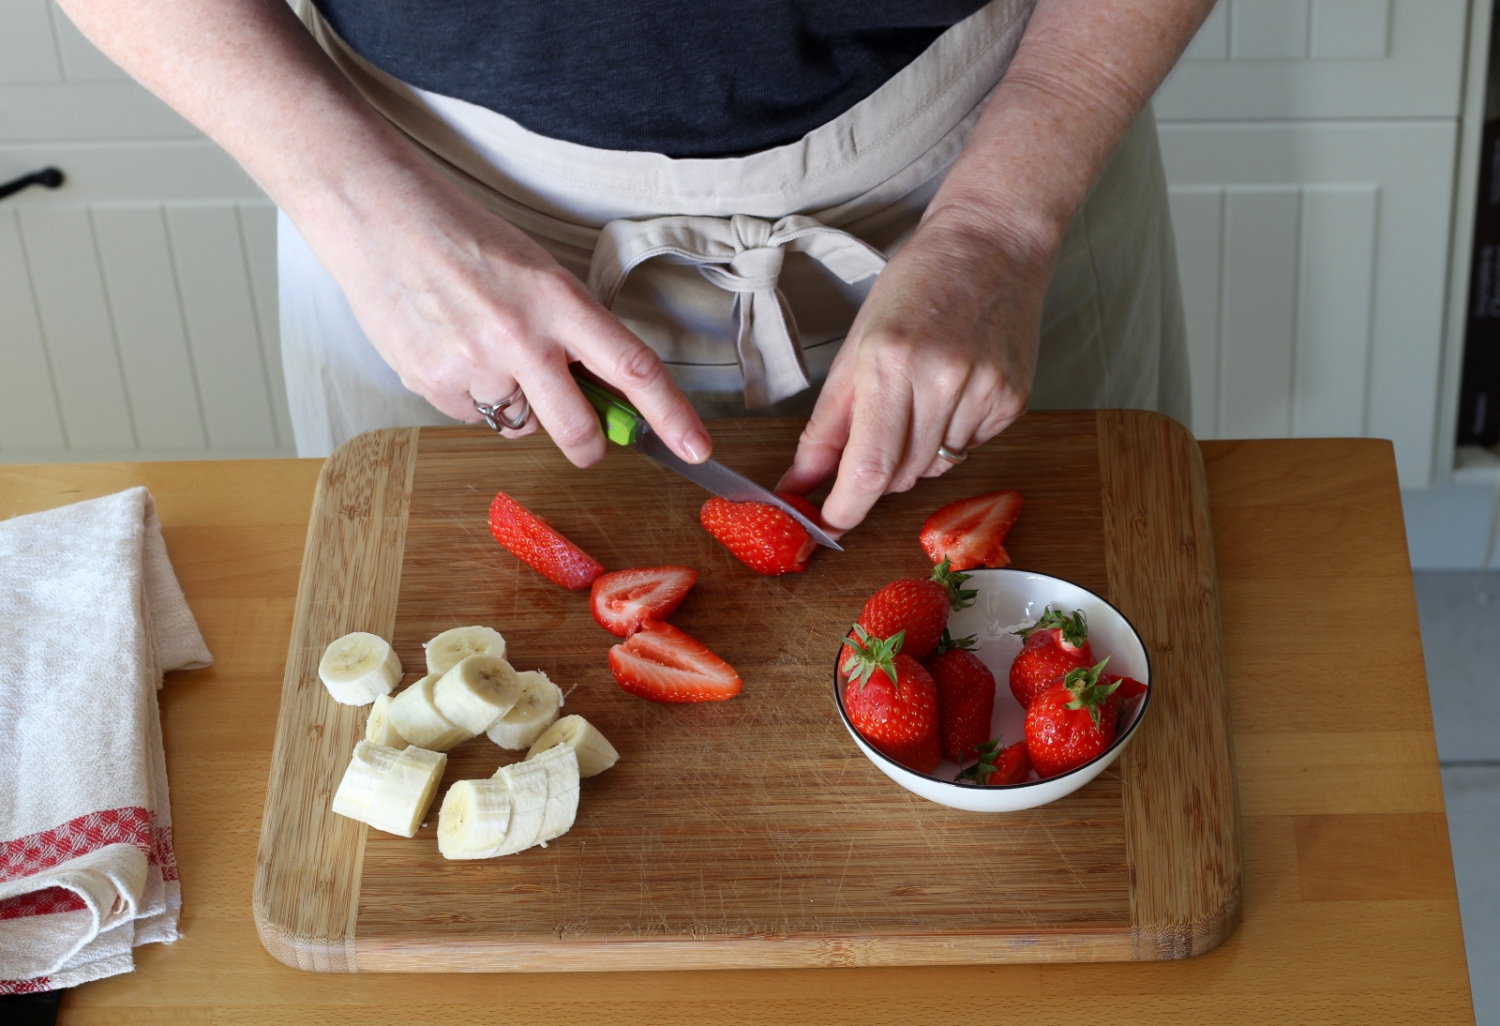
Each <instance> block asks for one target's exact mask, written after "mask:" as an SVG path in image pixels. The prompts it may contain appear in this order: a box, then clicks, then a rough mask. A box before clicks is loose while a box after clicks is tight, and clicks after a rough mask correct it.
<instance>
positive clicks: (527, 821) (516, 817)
mask: <svg viewBox="0 0 1500 1026" xmlns="http://www.w3.org/2000/svg"><path fill="white" fill-rule="evenodd" d="M502 774H503V775H504V776H505V781H506V783H507V784H509V785H510V826H509V827H508V828H507V829H506V831H505V843H504V844H503V845H501V847H500V850H499V851H498V852H496V854H497V855H513V854H515V853H516V852H518V851H525V850H526V849H527V848H530V847H531V846H532V845H534V844H537V843H539V842H540V841H541V839H542V821H543V820H544V819H545V818H546V812H547V768H546V767H545V766H541V765H538V764H537V763H534V762H532V761H531V760H529V759H528V760H526V761H525V762H518V763H514V764H513V765H510V766H501V767H500V769H498V770H496V771H495V776H497V777H498V776H500V775H502Z"/></svg>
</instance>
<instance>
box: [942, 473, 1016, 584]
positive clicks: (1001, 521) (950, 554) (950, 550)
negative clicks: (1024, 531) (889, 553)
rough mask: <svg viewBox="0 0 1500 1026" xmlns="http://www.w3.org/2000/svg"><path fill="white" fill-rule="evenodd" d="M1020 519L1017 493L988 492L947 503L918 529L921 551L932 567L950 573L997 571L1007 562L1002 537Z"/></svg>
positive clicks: (1007, 558) (1007, 557)
mask: <svg viewBox="0 0 1500 1026" xmlns="http://www.w3.org/2000/svg"><path fill="white" fill-rule="evenodd" d="M1020 515H1021V493H1020V492H1014V491H1006V492H991V493H989V494H988V495H975V496H973V497H972V498H968V499H959V500H958V501H957V502H950V503H948V505H946V506H944V507H943V508H942V509H940V510H938V511H937V512H936V513H934V514H932V516H930V517H928V518H927V522H926V523H924V524H923V525H922V548H924V549H926V550H927V556H928V558H929V559H931V560H932V561H933V562H934V563H941V562H942V561H943V560H945V559H946V560H948V561H949V563H950V564H951V565H952V568H953V569H954V570H972V569H973V568H974V567H976V566H990V567H1000V566H1005V565H1006V564H1008V563H1009V562H1010V555H1009V554H1008V553H1007V552H1006V551H1005V548H1004V545H1003V544H1002V543H1003V542H1004V541H1005V536H1006V535H1007V534H1009V533H1010V529H1011V525H1013V524H1014V523H1015V522H1016V518H1017V517H1019V516H1020Z"/></svg>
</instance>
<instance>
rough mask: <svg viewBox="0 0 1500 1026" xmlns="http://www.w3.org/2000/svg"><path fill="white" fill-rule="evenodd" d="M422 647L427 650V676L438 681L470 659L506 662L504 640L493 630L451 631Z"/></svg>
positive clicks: (464, 629) (460, 629)
mask: <svg viewBox="0 0 1500 1026" xmlns="http://www.w3.org/2000/svg"><path fill="white" fill-rule="evenodd" d="M422 647H423V648H424V649H426V650H427V672H428V673H435V674H437V675H438V676H439V677H441V676H442V675H443V674H445V673H447V672H448V671H449V670H451V669H453V668H454V667H455V666H457V665H458V664H459V663H461V662H463V661H464V660H465V659H467V658H469V656H471V655H492V656H494V657H495V658H497V659H504V658H505V638H504V637H502V636H501V634H500V632H499V631H497V630H495V629H494V628H492V627H454V628H453V629H452V630H448V631H444V632H443V633H441V634H439V635H438V636H437V637H435V638H433V639H432V640H431V641H429V642H427V644H425V645H423V646H422Z"/></svg>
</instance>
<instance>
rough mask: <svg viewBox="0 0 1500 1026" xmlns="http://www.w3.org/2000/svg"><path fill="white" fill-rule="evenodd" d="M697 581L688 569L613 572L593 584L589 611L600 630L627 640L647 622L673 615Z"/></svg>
mask: <svg viewBox="0 0 1500 1026" xmlns="http://www.w3.org/2000/svg"><path fill="white" fill-rule="evenodd" d="M697 580H698V571H696V570H694V569H693V568H692V567H690V566H652V567H638V568H635V569H631V570H616V571H614V572H613V573H608V574H605V575H604V576H603V577H601V578H599V579H598V580H597V581H595V582H594V584H593V587H592V588H591V589H590V590H589V612H591V613H593V614H594V620H595V621H596V622H597V623H598V624H599V626H600V627H603V628H604V629H605V630H607V631H609V632H610V633H611V634H617V635H619V636H620V637H622V638H628V637H630V636H631V635H632V634H634V633H635V632H636V631H638V630H640V629H641V625H642V624H644V623H645V622H646V621H647V620H657V621H660V620H665V619H666V618H667V617H669V616H671V615H672V614H673V613H675V612H677V607H678V606H680V605H681V604H682V600H683V599H684V598H685V597H686V596H687V593H688V592H689V591H690V590H691V589H692V587H693V584H694V583H696V582H697Z"/></svg>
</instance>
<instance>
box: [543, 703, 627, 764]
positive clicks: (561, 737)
mask: <svg viewBox="0 0 1500 1026" xmlns="http://www.w3.org/2000/svg"><path fill="white" fill-rule="evenodd" d="M558 745H566V746H567V747H568V748H570V749H572V750H573V753H574V754H575V755H576V756H577V757H578V775H579V776H580V777H592V776H594V775H595V774H596V773H603V772H604V771H605V770H607V769H609V768H610V767H611V766H613V765H614V764H615V763H616V762H618V761H619V759H620V753H619V752H617V751H615V746H614V745H612V744H610V743H609V742H608V741H607V740H605V738H604V735H603V734H601V733H599V731H598V729H597V728H595V726H594V725H593V724H592V723H590V722H589V721H588V720H586V719H584V718H583V717H582V716H577V715H574V716H564V717H563V718H562V719H560V720H558V721H557V722H556V723H554V724H552V726H550V727H548V728H547V729H546V730H545V731H544V732H543V733H542V736H541V737H539V738H537V739H536V741H534V742H533V743H532V745H531V750H530V751H528V752H527V753H526V758H527V760H528V761H530V760H531V759H534V758H536V757H537V756H538V755H540V754H541V753H543V752H545V751H547V750H548V749H550V748H555V747H557V746H558Z"/></svg>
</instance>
